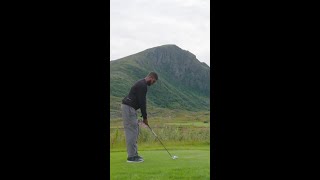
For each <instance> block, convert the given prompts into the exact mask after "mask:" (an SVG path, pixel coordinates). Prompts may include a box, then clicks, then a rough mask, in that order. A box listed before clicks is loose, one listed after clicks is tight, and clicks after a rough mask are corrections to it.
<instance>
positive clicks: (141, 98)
mask: <svg viewBox="0 0 320 180" xmlns="http://www.w3.org/2000/svg"><path fill="white" fill-rule="evenodd" d="M137 96H138V102H139V106H140V110H141V114H142V117H143V119H147V101H146V96H147V87H146V86H142V87H140V88H139V90H138V91H137Z"/></svg>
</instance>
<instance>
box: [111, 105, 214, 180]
mask: <svg viewBox="0 0 320 180" xmlns="http://www.w3.org/2000/svg"><path fill="white" fill-rule="evenodd" d="M160 110H161V109H159V111H156V112H158V113H160V112H161V111H160ZM150 112H153V111H150ZM160 114H161V115H159V114H152V113H149V115H150V118H149V124H150V126H151V127H152V129H153V130H154V132H155V133H156V134H157V135H158V136H159V138H160V139H161V141H162V142H163V144H164V145H165V147H166V148H167V149H168V150H169V152H170V153H171V154H172V155H176V156H178V157H179V158H178V159H176V160H173V159H171V158H170V156H169V154H168V153H167V152H166V151H165V149H164V147H163V146H162V145H161V144H160V142H159V141H158V140H157V139H156V138H155V137H154V136H153V134H152V133H151V132H150V130H149V129H147V128H140V134H139V139H138V152H139V154H140V155H141V156H143V157H144V159H145V162H143V163H137V164H136V163H134V164H132V163H127V162H126V158H127V153H126V145H125V136H124V129H123V124H122V119H121V118H112V119H111V120H110V172H111V174H110V179H120V180H121V179H132V180H135V179H151V180H152V179H154V180H157V179H197V180H201V179H210V112H208V111H206V112H185V111H168V110H164V111H162V112H161V113H160ZM205 121H206V123H204V122H205Z"/></svg>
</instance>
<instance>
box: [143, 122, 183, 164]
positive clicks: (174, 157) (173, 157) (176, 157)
mask: <svg viewBox="0 0 320 180" xmlns="http://www.w3.org/2000/svg"><path fill="white" fill-rule="evenodd" d="M147 126H148V127H149V129H150V130H151V132H152V133H153V134H154V136H155V137H156V138H157V139H158V140H159V141H160V139H159V137H158V136H157V135H156V133H155V132H153V130H152V129H151V127H150V126H149V124H147ZM160 143H161V144H162V146H163V147H164V148H165V149H166V151H167V152H168V154H169V155H170V157H171V158H172V159H178V156H171V154H170V153H169V151H168V150H167V148H166V147H165V146H164V145H163V143H162V142H161V141H160Z"/></svg>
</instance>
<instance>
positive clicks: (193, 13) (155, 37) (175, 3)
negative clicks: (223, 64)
mask: <svg viewBox="0 0 320 180" xmlns="http://www.w3.org/2000/svg"><path fill="white" fill-rule="evenodd" d="M110 13H111V14H110V28H111V29H110V56H111V57H110V60H116V59H119V58H122V57H125V56H129V55H131V54H135V53H138V52H141V51H143V50H145V49H148V48H152V47H156V46H161V45H164V44H175V45H177V46H179V47H180V48H181V49H184V50H188V51H189V52H191V53H193V54H194V55H196V57H197V59H198V60H199V61H201V62H205V63H206V64H208V65H209V66H210V0H111V2H110Z"/></svg>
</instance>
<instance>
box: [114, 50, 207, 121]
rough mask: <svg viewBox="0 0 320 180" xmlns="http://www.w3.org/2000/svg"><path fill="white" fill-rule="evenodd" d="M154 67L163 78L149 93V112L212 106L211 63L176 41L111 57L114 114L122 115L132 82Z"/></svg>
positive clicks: (192, 109) (200, 108)
mask: <svg viewBox="0 0 320 180" xmlns="http://www.w3.org/2000/svg"><path fill="white" fill-rule="evenodd" d="M150 71H154V72H156V73H157V74H158V76H159V80H158V81H157V83H156V84H155V85H153V86H150V87H149V90H148V93H147V100H148V101H147V108H148V110H147V111H148V114H150V113H152V112H164V113H170V112H175V111H209V110H210V67H209V66H207V65H206V64H205V63H201V62H200V61H199V60H198V59H197V58H196V56H195V55H193V54H192V53H190V52H188V51H186V50H182V49H181V48H179V47H178V46H176V45H163V46H159V47H154V48H150V49H147V50H144V51H142V52H139V53H137V54H133V55H130V56H127V57H124V58H121V59H118V60H114V61H110V113H111V117H112V118H117V117H119V116H120V104H121V100H122V98H123V97H124V96H126V95H127V93H128V92H129V90H130V88H131V86H132V85H133V84H134V83H135V82H136V81H137V80H139V79H142V78H144V77H145V76H146V75H147V74H148V73H149V72H150ZM150 110H153V111H150Z"/></svg>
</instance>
